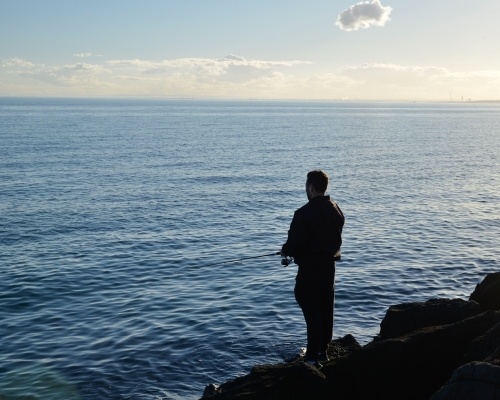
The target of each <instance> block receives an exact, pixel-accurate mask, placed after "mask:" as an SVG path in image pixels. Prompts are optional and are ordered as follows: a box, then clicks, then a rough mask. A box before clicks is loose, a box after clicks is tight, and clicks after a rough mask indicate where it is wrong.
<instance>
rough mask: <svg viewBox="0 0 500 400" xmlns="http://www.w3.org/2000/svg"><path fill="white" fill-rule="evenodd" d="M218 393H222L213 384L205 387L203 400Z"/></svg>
mask: <svg viewBox="0 0 500 400" xmlns="http://www.w3.org/2000/svg"><path fill="white" fill-rule="evenodd" d="M217 393H220V390H219V386H217V385H214V384H213V383H211V384H210V385H207V386H205V390H204V391H203V396H202V397H201V398H202V399H203V398H206V397H210V396H213V395H215V394H217Z"/></svg>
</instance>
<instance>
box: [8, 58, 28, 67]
mask: <svg viewBox="0 0 500 400" xmlns="http://www.w3.org/2000/svg"><path fill="white" fill-rule="evenodd" d="M2 66H3V67H24V68H33V67H35V64H33V63H32V62H29V61H26V60H23V59H22V58H8V59H7V60H4V61H2Z"/></svg>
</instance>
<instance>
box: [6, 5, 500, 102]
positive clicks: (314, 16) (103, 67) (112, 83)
mask: <svg viewBox="0 0 500 400" xmlns="http://www.w3.org/2000/svg"><path fill="white" fill-rule="evenodd" d="M499 15H500V1H499V0H455V1H452V0H438V1H436V0H433V1H431V0H369V1H366V2H358V1H353V0H330V1H324V0H308V1H297V0H286V1H285V0H266V1H261V0H253V1H242V0H220V1H217V0H183V1H179V0H178V1H169V0H141V1H129V0H107V1H106V0H100V1H94V0H86V1H67V0H64V1H62V0H58V1H53V0H44V1H38V0H32V1H27V0H16V1H12V0H0V96H70V97H100V96H105V97H154V98H158V97H165V98H180V97H194V98H235V99H248V98H258V99H324V100H327V99H334V100H338V99H344V100H346V99H349V100H354V99H356V100H415V101H425V100H432V101H446V100H449V99H450V96H451V98H452V99H453V100H461V99H462V98H463V99H464V100H466V99H473V100H498V99H500V44H499V43H500V23H498V16H499Z"/></svg>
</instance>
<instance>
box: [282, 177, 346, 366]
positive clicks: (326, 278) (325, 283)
mask: <svg viewBox="0 0 500 400" xmlns="http://www.w3.org/2000/svg"><path fill="white" fill-rule="evenodd" d="M327 187H328V175H327V174H326V173H325V172H323V171H311V172H309V173H308V174H307V181H306V193H307V198H308V200H309V202H308V203H307V204H306V205H304V206H303V207H301V208H299V209H298V210H297V211H295V214H294V216H293V219H292V223H291V224H290V229H289V231H288V240H287V241H286V243H285V244H284V245H283V247H282V249H281V254H282V255H283V256H290V257H293V258H294V261H295V263H296V264H298V266H299V270H298V273H297V277H296V278H295V281H296V283H295V290H294V291H295V299H296V300H297V303H299V306H300V308H301V309H302V313H303V314H304V319H305V321H306V325H307V351H306V355H305V361H306V362H308V363H310V364H313V365H315V366H316V367H317V368H318V369H321V368H322V365H321V362H327V361H328V356H327V349H328V344H329V343H330V341H331V340H332V335H333V303H334V278H335V260H337V259H339V258H340V246H341V245H342V228H343V226H344V215H343V214H342V211H341V210H340V208H339V206H338V205H337V204H336V203H335V202H333V201H332V200H331V199H330V196H325V192H326V188H327Z"/></svg>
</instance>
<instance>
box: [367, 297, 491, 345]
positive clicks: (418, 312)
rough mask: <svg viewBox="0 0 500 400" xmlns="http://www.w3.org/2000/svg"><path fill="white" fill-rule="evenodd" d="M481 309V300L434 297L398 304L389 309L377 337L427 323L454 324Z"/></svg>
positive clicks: (403, 331) (423, 325) (388, 335)
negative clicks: (423, 301)
mask: <svg viewBox="0 0 500 400" xmlns="http://www.w3.org/2000/svg"><path fill="white" fill-rule="evenodd" d="M480 313H481V307H480V306H479V304H478V303H476V302H475V301H465V300H462V299H431V300H428V301H426V302H425V303H405V304H398V305H395V306H391V307H389V310H387V313H386V314H385V317H384V319H383V320H382V322H381V323H380V334H379V335H378V337H377V338H376V340H384V339H391V338H396V337H399V336H403V335H406V334H407V333H410V332H413V331H416V330H417V329H420V328H425V327H428V326H437V325H448V324H453V323H455V322H458V321H461V320H463V319H465V318H469V317H473V316H474V315H478V314H480Z"/></svg>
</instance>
